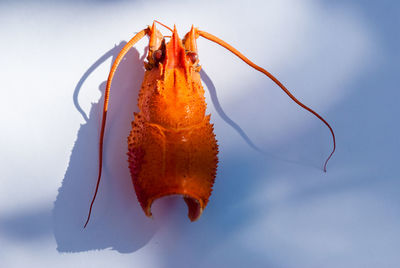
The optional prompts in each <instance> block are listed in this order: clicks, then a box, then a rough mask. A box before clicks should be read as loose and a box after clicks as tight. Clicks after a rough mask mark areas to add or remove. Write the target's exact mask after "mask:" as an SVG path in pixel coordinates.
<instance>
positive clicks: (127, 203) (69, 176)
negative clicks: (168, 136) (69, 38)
mask: <svg viewBox="0 0 400 268" xmlns="http://www.w3.org/2000/svg"><path fill="white" fill-rule="evenodd" d="M125 44H126V43H125V42H121V44H119V45H118V46H116V47H114V48H113V49H111V50H110V51H108V52H106V53H105V54H104V55H103V56H102V57H100V58H99V59H98V60H97V61H96V62H95V63H94V64H93V65H92V66H91V67H90V68H89V69H88V70H87V71H86V72H85V73H84V75H83V76H82V78H81V79H80V80H79V82H78V84H77V86H76V88H75V91H74V95H73V100H74V104H75V106H76V107H77V110H78V111H79V112H80V113H81V114H82V116H83V118H84V119H85V120H86V123H85V124H83V125H81V127H80V129H79V131H78V135H77V139H76V141H75V145H74V147H73V149H72V153H71V157H70V162H69V165H68V168H67V171H66V173H65V176H64V180H63V183H62V186H61V188H60V189H59V193H58V196H57V199H56V202H55V205H54V210H53V217H54V235H55V238H56V242H57V250H58V251H60V252H78V251H86V250H93V249H104V248H113V249H115V250H117V251H119V252H133V251H135V250H137V249H139V248H141V247H142V246H143V245H145V244H146V243H147V242H148V241H149V240H150V238H151V237H152V235H153V234H154V232H155V230H156V223H155V222H154V221H151V219H148V218H147V217H145V215H144V213H143V212H142V210H141V208H140V207H139V205H138V203H137V200H136V196H135V193H134V190H133V186H132V182H131V179H130V175H129V171H128V163H127V157H126V151H127V149H126V148H127V145H126V137H127V135H128V134H129V131H130V123H131V120H132V118H133V113H134V112H137V111H138V110H137V109H138V108H137V97H138V91H139V89H140V86H141V82H142V79H143V74H144V68H143V58H140V54H139V52H138V51H137V50H136V49H131V50H130V51H129V52H128V54H127V55H126V57H125V60H123V61H122V62H121V64H120V66H119V68H118V70H117V72H116V74H115V78H114V80H113V84H112V90H111V94H110V103H109V107H110V108H109V112H108V121H107V122H108V124H107V127H106V134H105V140H104V150H105V154H104V165H103V176H102V181H101V184H100V188H99V192H98V196H97V199H96V202H95V204H94V209H93V213H92V218H91V221H90V222H89V224H88V226H87V228H86V229H83V225H84V223H85V220H86V217H87V214H88V209H89V204H90V201H91V198H92V195H93V192H94V189H95V184H96V179H97V172H98V171H97V170H98V139H99V127H100V122H101V117H100V114H101V111H102V106H103V105H102V104H103V101H104V96H103V97H102V98H101V99H100V101H99V102H98V103H94V104H92V107H91V110H90V114H89V116H86V114H85V113H84V112H83V110H82V109H81V108H80V106H79V104H78V101H77V99H78V95H79V91H80V89H81V87H82V85H83V83H84V82H85V80H86V79H87V77H88V76H89V75H90V74H91V73H92V72H93V71H94V70H95V69H96V68H97V67H98V66H100V65H101V64H103V63H104V61H106V60H107V59H108V58H109V57H112V58H113V60H112V62H113V61H114V59H115V57H116V56H117V54H118V53H119V51H120V50H121V48H122V47H123V46H124V45H125ZM105 83H106V81H104V82H103V83H102V84H101V85H100V86H99V89H100V91H101V92H102V95H104V90H105Z"/></svg>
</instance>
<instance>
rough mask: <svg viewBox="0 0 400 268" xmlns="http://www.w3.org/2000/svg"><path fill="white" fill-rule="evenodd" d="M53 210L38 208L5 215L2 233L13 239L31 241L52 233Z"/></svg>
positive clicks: (1, 228)
mask: <svg viewBox="0 0 400 268" xmlns="http://www.w3.org/2000/svg"><path fill="white" fill-rule="evenodd" d="M51 232H52V226H51V211H50V210H49V209H47V208H38V209H32V210H27V211H21V212H18V213H15V214H12V215H8V216H5V217H4V216H3V217H2V219H1V220H0V233H1V235H2V236H4V237H8V238H10V239H13V240H17V241H18V240H21V241H29V240H35V239H39V238H42V237H48V236H50V235H51Z"/></svg>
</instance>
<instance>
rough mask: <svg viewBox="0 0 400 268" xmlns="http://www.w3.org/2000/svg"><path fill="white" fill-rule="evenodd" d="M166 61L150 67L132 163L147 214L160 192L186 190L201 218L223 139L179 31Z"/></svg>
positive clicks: (192, 211)
mask: <svg viewBox="0 0 400 268" xmlns="http://www.w3.org/2000/svg"><path fill="white" fill-rule="evenodd" d="M166 53H167V54H166V58H165V61H164V62H163V63H160V64H159V65H158V66H156V67H153V68H152V69H151V70H147V71H146V72H145V76H144V80H143V84H142V88H141V90H140V93H139V101H138V106H139V110H140V112H139V113H137V114H135V120H134V122H132V131H131V133H130V135H129V137H128V149H129V151H128V156H129V168H130V171H131V175H132V182H133V185H134V187H135V190H136V194H137V197H138V200H139V202H140V204H141V206H142V208H143V210H144V211H145V213H146V215H147V216H151V205H152V203H153V201H154V200H155V199H157V198H159V197H162V196H166V195H174V194H177V195H182V196H184V197H185V200H186V202H187V203H188V207H189V217H190V219H191V220H196V219H197V218H198V217H199V216H200V215H201V212H202V211H203V209H204V208H205V206H206V205H207V202H208V198H209V197H210V195H211V190H212V186H213V184H214V179H215V175H216V170H217V162H218V159H217V153H218V149H217V142H216V139H215V135H214V133H213V126H212V124H210V116H206V114H205V112H206V103H205V98H204V89H203V87H202V85H201V81H200V75H199V72H198V71H196V70H194V68H193V67H191V66H190V62H187V59H186V54H185V51H184V48H183V46H182V43H181V40H180V39H179V38H178V36H177V34H176V32H174V34H173V36H172V39H171V41H170V42H169V43H168V44H167V45H166Z"/></svg>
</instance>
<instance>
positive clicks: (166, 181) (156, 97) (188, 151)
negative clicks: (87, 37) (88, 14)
mask: <svg viewBox="0 0 400 268" xmlns="http://www.w3.org/2000/svg"><path fill="white" fill-rule="evenodd" d="M155 22H157V21H155ZM157 23H159V24H161V23H160V22H157ZM161 25H163V24H161ZM163 26H164V27H166V28H168V29H169V30H170V31H171V32H172V36H170V40H169V42H167V41H166V39H165V37H164V36H163V35H162V34H161V32H159V31H158V30H157V29H156V24H155V23H154V22H153V25H152V26H149V27H147V28H146V29H144V30H142V31H140V32H138V33H137V34H136V35H135V36H134V37H133V38H132V39H131V40H130V41H129V42H128V43H127V44H126V45H125V47H124V48H123V49H122V50H121V52H120V53H119V55H118V56H117V58H116V60H115V62H114V63H113V66H112V68H111V70H110V74H109V76H108V81H107V86H106V91H105V96H104V108H103V120H102V125H101V133H100V145H99V173H98V178H97V185H96V190H95V193H94V196H93V199H92V202H91V204H90V210H89V215H88V218H87V221H86V223H85V227H86V225H87V223H88V222H89V219H90V214H91V210H92V206H93V203H94V200H95V198H96V195H97V191H98V187H99V184H100V179H101V172H102V161H103V139H104V131H105V124H106V118H107V110H108V101H109V93H110V88H111V82H112V79H113V76H114V74H115V71H116V69H117V67H118V65H119V63H120V62H121V60H122V59H123V57H124V56H125V54H126V53H127V52H128V51H129V49H130V48H131V47H132V46H134V45H135V44H136V43H137V42H138V41H139V40H140V39H141V38H143V37H144V36H146V35H147V36H148V37H149V38H150V40H149V51H148V55H147V62H145V68H146V71H145V75H144V80H143V84H142V87H141V90H140V92H139V100H138V106H139V112H138V113H135V116H134V121H133V122H132V130H131V132H130V134H129V136H128V162H129V169H130V172H131V177H132V182H133V185H134V188H135V191H136V195H137V198H138V201H139V203H140V205H141V206H142V209H143V211H144V213H145V214H146V215H147V216H151V215H152V214H151V205H152V203H153V202H154V200H156V199H158V198H160V197H163V196H168V195H181V196H183V198H184V200H185V202H186V203H187V206H188V211H189V213H188V216H189V218H190V220H191V221H195V220H197V219H198V218H199V217H200V215H201V214H202V212H203V210H204V209H205V207H206V205H207V203H208V200H209V197H210V195H211V191H212V187H213V184H214V180H215V176H216V171H217V163H218V158H217V154H218V145H217V141H216V139H215V135H214V133H213V125H212V124H211V123H210V115H206V102H205V97H204V89H203V87H202V85H201V80H200V73H199V71H200V68H201V67H200V65H199V59H198V56H197V55H198V54H197V53H198V51H197V44H196V40H197V38H198V37H199V36H202V37H204V38H206V39H208V40H211V41H213V42H215V43H217V44H219V45H221V46H223V47H224V48H226V49H228V50H230V51H231V52H232V53H234V54H235V55H236V56H238V57H239V58H241V59H242V60H243V61H245V62H246V63H247V64H249V65H250V66H251V67H253V68H255V69H256V70H258V71H260V72H262V73H264V74H265V75H267V76H268V77H269V78H271V79H272V80H273V81H274V82H275V83H276V84H277V85H278V86H279V87H280V88H281V89H282V90H283V91H284V92H285V93H286V94H287V95H289V97H290V98H291V99H292V100H293V101H295V102H296V103H297V104H298V105H300V106H301V107H302V108H304V109H306V110H307V111H309V112H311V113H312V114H314V115H315V116H316V117H318V118H319V119H320V120H321V121H322V122H323V123H324V124H326V126H327V127H328V128H329V130H330V132H331V134H332V138H333V150H332V152H331V153H330V155H329V157H328V158H327V160H326V161H325V164H324V171H326V164H327V162H328V160H329V159H330V157H331V156H332V154H333V153H334V151H335V148H336V142H335V135H334V133H333V130H332V128H331V127H330V125H329V124H328V123H327V122H326V121H325V120H324V119H323V118H322V117H321V116H320V115H319V114H317V113H316V112H314V111H313V110H311V109H310V108H308V107H307V106H305V105H304V104H303V103H301V102H300V101H298V100H297V99H296V98H295V97H294V96H293V95H292V94H291V93H290V92H289V91H288V90H287V89H286V88H285V87H284V86H283V85H282V84H281V83H280V82H279V81H278V80H277V79H276V78H275V77H274V76H272V75H271V74H270V73H269V72H268V71H266V70H264V69H263V68H261V67H259V66H257V65H255V64H254V63H253V62H251V61H250V60H249V59H247V58H246V57H245V56H243V55H242V54H241V53H240V52H239V51H237V50H236V49H235V48H233V47H232V46H230V45H229V44H227V43H226V42H224V41H222V40H221V39H219V38H217V37H215V36H213V35H211V34H209V33H207V32H204V31H200V30H198V29H197V28H194V27H193V26H192V28H191V30H190V31H189V32H188V33H187V34H186V35H185V37H184V38H183V39H182V40H181V39H180V38H179V37H178V33H177V31H176V28H175V27H174V29H173V30H172V29H170V28H169V27H167V26H165V25H163Z"/></svg>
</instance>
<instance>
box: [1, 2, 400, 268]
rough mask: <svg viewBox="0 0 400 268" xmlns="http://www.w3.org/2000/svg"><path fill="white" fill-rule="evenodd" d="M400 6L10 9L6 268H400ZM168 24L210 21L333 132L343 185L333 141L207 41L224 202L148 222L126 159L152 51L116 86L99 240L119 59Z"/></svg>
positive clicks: (162, 213)
mask: <svg viewBox="0 0 400 268" xmlns="http://www.w3.org/2000/svg"><path fill="white" fill-rule="evenodd" d="M392 2H394V1H381V2H379V3H376V4H373V3H370V4H368V5H365V4H363V2H362V1H335V3H334V4H333V3H332V2H331V1H317V0H315V1H295V0H292V1H290V0H285V1H278V0H276V1H246V2H239V1H186V2H184V1H168V2H166V1H65V2H57V3H54V2H52V1H36V2H20V3H17V2H7V1H3V2H0V25H1V26H0V36H1V37H0V40H1V42H0V51H1V52H2V53H3V54H2V56H1V61H0V63H1V64H0V78H1V87H0V92H1V99H2V102H1V105H0V109H1V110H0V114H1V115H0V125H1V131H0V145H1V147H0V267H27V266H29V267H44V266H49V267H110V266H114V267H245V266H248V267H297V268H298V267H398V265H399V264H400V255H399V254H398V249H399V247H400V242H399V241H400V231H399V226H400V213H399V201H400V198H399V189H400V182H399V167H398V165H399V161H398V160H399V156H398V152H399V149H400V142H399V138H398V130H399V126H398V115H399V108H398V99H399V97H400V93H399V88H398V85H397V81H398V77H397V76H398V73H399V67H398V62H399V60H400V58H399V54H398V47H399V45H400V44H399V36H398V26H399V18H398V14H399V12H398V6H396V4H394V3H392ZM153 19H158V20H160V21H162V22H163V23H165V24H167V25H169V26H171V27H172V26H173V24H176V25H177V28H178V31H179V33H180V36H181V37H183V35H184V34H185V33H186V32H187V31H188V30H189V29H190V26H191V25H192V24H194V25H195V26H197V27H198V28H199V29H202V30H205V31H208V32H210V33H212V34H214V35H216V36H218V37H220V38H222V39H224V40H225V41H227V42H228V43H231V44H232V45H233V46H234V47H236V48H237V49H238V50H239V51H241V52H243V54H245V55H246V56H247V57H249V58H250V59H252V60H254V62H255V63H257V64H259V65H261V66H262V67H264V68H266V69H268V70H269V71H270V72H271V73H273V74H275V75H276V76H277V77H278V79H280V80H281V81H282V82H283V83H284V84H285V85H286V86H287V87H288V88H289V89H290V90H291V91H292V92H293V94H294V95H295V96H297V97H298V98H299V99H300V100H302V101H303V102H304V103H305V104H306V105H309V106H310V107H312V108H313V109H315V110H316V111H317V112H319V113H320V114H321V115H322V116H323V117H325V118H326V119H327V121H328V122H330V123H331V125H332V127H333V128H334V130H335V133H336V135H337V146H338V147H337V152H336V154H335V155H334V156H333V158H332V160H331V162H330V163H329V164H328V172H327V173H323V171H322V169H321V168H322V164H323V162H324V160H325V158H326V157H327V155H328V154H329V152H330V150H331V148H332V142H331V137H330V133H329V131H328V129H327V128H326V127H325V126H324V125H323V124H322V123H321V122H320V121H318V120H317V119H316V118H315V117H313V116H312V115H311V114H309V113H307V112H306V111H304V110H302V109H301V108H299V107H298V106H297V105H295V104H294V103H293V102H292V101H291V100H290V99H289V98H288V97H287V96H286V95H285V94H284V93H283V92H282V91H281V90H280V89H279V88H278V87H277V86H276V85H274V84H273V83H272V82H271V81H270V80H269V79H267V78H266V77H264V76H263V75H261V74H260V73H258V72H256V71H255V70H252V69H251V68H250V67H248V66H247V65H246V64H244V63H243V62H241V61H240V60H239V59H237V58H236V57H234V56H233V55H232V54H231V53H229V52H228V51H226V50H224V49H223V48H221V47H218V46H217V45H215V44H214V43H210V42H208V41H207V40H204V39H199V41H198V47H199V57H200V62H201V64H202V66H203V70H204V72H203V73H202V76H203V80H204V85H205V87H206V88H208V90H206V97H207V103H208V112H209V113H211V115H212V117H211V118H212V122H213V123H214V124H215V133H216V135H217V139H218V143H219V146H220V154H219V159H220V163H219V168H218V174H217V178H216V183H215V187H214V191H213V194H212V196H211V199H210V203H209V205H208V207H207V208H206V210H205V211H204V213H203V215H202V217H201V218H200V220H199V221H197V222H195V223H190V221H189V220H188V218H187V216H186V214H187V209H186V207H185V204H184V202H183V201H182V200H181V199H179V198H166V199H163V200H159V201H157V202H156V203H155V204H154V206H153V214H154V219H148V218H146V217H145V216H144V213H143V212H142V210H141V208H140V207H139V205H138V203H137V200H136V196H135V193H134V191H133V188H132V185H131V181H130V176H129V172H128V165H127V162H126V158H127V157H126V151H127V146H126V137H127V135H128V133H129V130H130V121H131V120H132V119H133V112H134V111H137V107H136V99H137V92H138V89H139V88H140V84H141V80H142V77H143V72H144V70H143V67H142V66H143V63H142V61H143V56H144V54H143V53H144V50H145V46H146V42H147V39H146V38H145V39H144V40H142V41H141V42H140V44H139V45H138V46H137V47H136V48H135V49H132V50H131V52H129V53H128V55H127V57H126V59H125V61H124V62H123V63H122V64H121V66H120V68H119V70H118V72H117V74H116V78H115V82H114V84H113V88H112V92H111V100H110V112H109V118H108V125H107V132H106V140H105V159H104V160H105V162H104V173H103V175H104V176H103V180H102V182H101V186H100V190H99V195H98V198H97V200H96V203H95V206H94V211H93V217H92V220H91V222H90V223H89V225H88V227H87V228H86V229H85V230H83V229H82V226H83V224H84V222H85V219H86V215H87V211H88V205H89V202H90V200H91V197H92V194H93V190H94V186H95V182H96V176H97V161H98V156H97V150H98V149H97V144H98V136H99V126H100V114H101V108H102V100H103V99H102V93H103V92H104V88H105V80H106V77H107V74H108V71H109V68H110V65H111V61H112V58H113V57H115V56H116V54H117V53H118V51H119V49H121V45H123V42H125V41H128V40H129V39H130V38H131V37H132V36H133V35H134V34H135V32H138V31H140V30H141V29H143V28H144V27H146V25H148V24H151V23H152V20H153ZM396 25H397V26H396ZM162 31H163V32H164V33H165V34H167V31H164V30H162ZM121 42H122V43H121ZM255 149H258V150H259V151H262V152H263V153H260V152H258V151H257V150H255Z"/></svg>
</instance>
